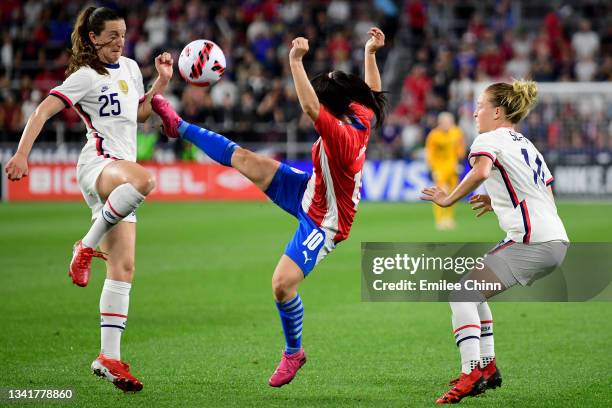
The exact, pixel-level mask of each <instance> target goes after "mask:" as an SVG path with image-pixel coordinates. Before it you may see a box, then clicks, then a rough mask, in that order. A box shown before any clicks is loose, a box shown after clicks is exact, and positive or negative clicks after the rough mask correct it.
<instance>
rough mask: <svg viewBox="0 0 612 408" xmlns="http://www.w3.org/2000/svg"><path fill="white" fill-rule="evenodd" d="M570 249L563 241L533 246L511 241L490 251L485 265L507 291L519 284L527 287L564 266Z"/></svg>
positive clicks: (567, 243) (540, 243) (532, 244)
mask: <svg viewBox="0 0 612 408" xmlns="http://www.w3.org/2000/svg"><path fill="white" fill-rule="evenodd" d="M568 247H569V242H564V241H549V242H539V243H530V244H523V243H520V242H513V241H509V242H505V243H502V244H500V245H498V246H497V247H495V248H494V249H493V250H491V251H490V252H489V253H488V254H487V256H486V257H485V259H484V263H485V265H487V267H489V269H491V270H492V271H493V272H494V273H495V275H496V276H497V277H498V278H499V280H500V281H501V282H502V283H503V284H504V286H505V287H506V288H510V287H512V286H514V285H515V284H517V283H518V284H520V285H521V286H528V285H531V284H532V283H533V282H534V281H536V280H538V279H540V278H543V277H544V276H546V275H548V274H549V273H551V272H552V271H554V270H555V269H556V268H557V267H558V266H559V265H561V263H562V262H563V259H565V253H566V252H567V248H568Z"/></svg>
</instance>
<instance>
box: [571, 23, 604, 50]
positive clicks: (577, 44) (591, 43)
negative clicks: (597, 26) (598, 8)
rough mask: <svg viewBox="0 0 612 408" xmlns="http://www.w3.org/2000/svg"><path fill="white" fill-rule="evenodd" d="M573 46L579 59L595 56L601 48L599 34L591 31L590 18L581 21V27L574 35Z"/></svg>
mask: <svg viewBox="0 0 612 408" xmlns="http://www.w3.org/2000/svg"><path fill="white" fill-rule="evenodd" d="M572 47H573V48H574V52H575V53H576V56H577V57H578V59H579V60H586V59H589V58H593V57H594V56H595V54H596V53H597V50H598V49H599V36H598V35H597V33H596V32H594V31H591V23H589V21H588V20H585V19H583V20H581V21H580V29H579V31H577V32H576V33H574V35H573V36H572Z"/></svg>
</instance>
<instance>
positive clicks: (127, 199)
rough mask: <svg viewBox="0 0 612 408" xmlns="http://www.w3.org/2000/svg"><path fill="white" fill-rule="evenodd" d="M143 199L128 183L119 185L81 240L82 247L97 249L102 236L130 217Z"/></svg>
mask: <svg viewBox="0 0 612 408" xmlns="http://www.w3.org/2000/svg"><path fill="white" fill-rule="evenodd" d="M144 199H145V196H144V195H142V194H140V192H138V190H136V189H135V188H134V186H133V185H131V184H130V183H125V184H121V185H120V186H118V187H117V188H115V189H114V190H113V191H112V192H111V193H110V195H109V196H108V199H107V200H106V203H104V207H102V214H101V216H100V217H98V218H96V220H95V221H94V223H93V224H92V225H91V228H90V229H89V231H88V232H87V234H86V235H85V237H83V239H82V240H81V241H82V242H83V245H85V246H86V247H89V248H97V246H98V244H100V241H102V238H103V237H104V234H106V233H107V232H108V231H110V230H111V228H113V227H114V226H115V225H117V224H118V223H119V221H121V220H122V219H124V218H125V217H127V216H128V215H130V213H131V212H132V211H134V210H135V209H136V208H138V206H139V205H140V204H141V203H142V202H143V201H144Z"/></svg>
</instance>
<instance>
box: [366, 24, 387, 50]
mask: <svg viewBox="0 0 612 408" xmlns="http://www.w3.org/2000/svg"><path fill="white" fill-rule="evenodd" d="M368 35H369V36H370V39H369V40H368V42H366V45H365V50H366V52H367V53H369V54H375V53H376V51H378V50H379V49H381V48H382V47H384V46H385V33H383V32H382V30H381V29H380V28H378V27H372V28H370V30H369V31H368Z"/></svg>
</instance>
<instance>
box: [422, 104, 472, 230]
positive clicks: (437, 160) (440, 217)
mask: <svg viewBox="0 0 612 408" xmlns="http://www.w3.org/2000/svg"><path fill="white" fill-rule="evenodd" d="M425 154H426V160H427V165H428V166H429V168H430V169H431V174H432V177H433V181H434V183H435V185H436V186H438V187H440V188H442V189H444V190H445V191H452V190H453V189H454V188H455V187H456V186H457V182H458V174H457V165H458V164H459V161H460V160H461V159H463V157H464V155H465V148H464V144H463V134H462V132H461V129H459V128H458V127H457V126H455V118H454V117H453V114H452V113H449V112H442V113H440V114H439V115H438V126H437V127H436V128H434V129H432V131H431V132H429V134H428V135H427V141H426V142H425ZM433 212H434V218H435V221H436V228H437V229H439V230H449V229H453V228H455V218H454V213H453V207H447V208H442V207H439V206H437V205H434V206H433Z"/></svg>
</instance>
